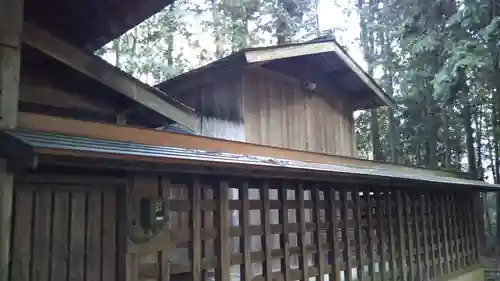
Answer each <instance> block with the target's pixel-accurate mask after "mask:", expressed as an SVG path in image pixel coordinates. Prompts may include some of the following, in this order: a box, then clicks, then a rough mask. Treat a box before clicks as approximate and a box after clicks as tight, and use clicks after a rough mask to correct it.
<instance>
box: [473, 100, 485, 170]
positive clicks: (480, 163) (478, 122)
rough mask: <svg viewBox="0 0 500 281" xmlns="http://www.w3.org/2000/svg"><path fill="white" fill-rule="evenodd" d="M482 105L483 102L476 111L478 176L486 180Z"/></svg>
mask: <svg viewBox="0 0 500 281" xmlns="http://www.w3.org/2000/svg"><path fill="white" fill-rule="evenodd" d="M482 115H483V113H482V106H481V104H480V105H479V106H478V109H477V113H476V118H475V120H476V128H477V129H476V159H477V163H476V167H477V176H478V179H479V180H484V172H483V157H482V152H481V147H482V144H481V136H482V130H481V128H482V126H481V120H482Z"/></svg>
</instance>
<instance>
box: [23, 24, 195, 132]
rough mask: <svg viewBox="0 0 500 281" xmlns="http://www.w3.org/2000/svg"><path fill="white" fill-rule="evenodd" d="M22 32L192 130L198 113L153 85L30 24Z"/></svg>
mask: <svg viewBox="0 0 500 281" xmlns="http://www.w3.org/2000/svg"><path fill="white" fill-rule="evenodd" d="M23 35H24V36H23V41H24V43H26V44H28V45H30V46H32V47H34V48H36V49H38V50H39V51H41V52H42V53H44V54H46V55H48V56H50V57H52V58H54V59H56V60H58V61H59V62H62V63H64V64H65V65H67V66H69V67H71V68H73V69H75V70H77V71H79V72H80V73H82V74H84V75H86V76H88V77H90V78H92V79H94V80H96V81H97V82H99V83H101V84H103V85H106V86H107V87H109V88H111V89H113V90H115V91H116V92H118V93H121V94H123V95H124V96H126V97H128V98H130V99H132V100H134V101H136V102H138V103H140V104H142V105H144V106H146V107H147V108H149V109H151V110H153V111H155V112H157V113H159V114H161V115H163V116H165V117H167V118H169V119H171V120H173V121H174V122H177V123H179V124H182V125H184V126H186V127H188V128H190V129H196V127H197V126H196V124H197V122H198V116H197V114H196V112H194V111H193V110H192V109H190V108H188V107H186V106H184V105H183V104H181V103H179V102H177V101H175V100H174V99H172V98H170V97H168V96H167V95H165V94H164V93H162V92H160V91H158V90H156V89H155V88H153V87H150V86H148V85H146V84H144V83H142V82H140V81H138V80H137V79H134V78H132V77H130V76H128V75H127V74H126V73H124V72H123V71H121V70H119V69H118V68H116V67H113V66H112V65H110V64H108V63H106V62H105V61H104V60H102V59H101V58H99V57H97V56H94V55H90V54H87V53H85V52H84V51H82V50H80V49H78V48H76V47H74V46H72V45H70V44H68V43H66V42H64V41H63V40H61V39H59V38H57V37H55V36H53V35H51V34H49V33H47V32H46V31H44V30H42V29H40V28H39V27H37V26H34V25H32V24H30V23H25V26H24V34H23Z"/></svg>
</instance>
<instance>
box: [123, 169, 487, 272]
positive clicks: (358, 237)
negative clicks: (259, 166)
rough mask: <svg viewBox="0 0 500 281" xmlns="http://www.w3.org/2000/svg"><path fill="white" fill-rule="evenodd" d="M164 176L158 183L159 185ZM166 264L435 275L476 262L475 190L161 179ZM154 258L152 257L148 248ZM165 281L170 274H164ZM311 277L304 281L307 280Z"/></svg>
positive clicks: (154, 263) (184, 268) (152, 263)
mask: <svg viewBox="0 0 500 281" xmlns="http://www.w3.org/2000/svg"><path fill="white" fill-rule="evenodd" d="M165 179H166V182H167V183H166V184H165ZM162 181H163V182H164V184H165V185H164V191H163V192H164V194H169V196H168V198H170V200H169V203H168V205H169V209H170V215H169V217H170V230H171V232H172V235H173V237H174V241H175V243H176V249H175V250H173V251H170V253H169V255H170V256H171V258H172V259H171V262H169V263H168V264H163V265H160V262H159V261H158V260H157V259H155V258H152V257H151V256H150V255H149V256H148V257H145V256H143V257H139V258H138V259H137V261H138V264H137V266H138V268H139V270H138V271H137V276H135V277H133V278H132V279H131V280H142V279H143V278H159V277H160V276H158V274H161V272H162V270H160V269H159V267H163V268H164V270H163V272H164V271H165V266H168V272H170V273H171V274H172V275H170V276H168V277H167V276H162V278H161V279H160V280H169V279H168V278H175V276H177V275H178V274H182V273H186V272H189V274H192V276H193V277H194V279H193V280H195V281H199V280H223V281H229V280H253V281H257V280H266V281H268V280H285V281H288V280H308V279H311V278H316V280H329V281H331V280H346V281H351V280H435V279H437V278H438V277H440V276H445V275H448V274H450V273H453V272H457V271H460V270H462V269H466V268H469V267H471V266H473V265H476V264H478V261H479V256H478V249H479V247H478V245H479V243H480V240H479V232H478V231H479V221H478V219H477V218H476V217H475V212H476V210H477V208H478V206H477V202H478V201H477V199H478V195H479V194H478V193H476V192H475V191H470V190H460V191H454V190H451V189H449V190H437V191H436V190H435V189H433V190H432V193H431V192H429V190H428V189H425V188H419V187H415V189H412V190H407V189H406V190H401V189H397V188H394V187H393V188H389V187H376V186H373V187H372V186H368V185H366V186H363V185H360V186H347V185H343V184H340V183H333V182H298V181H286V180H283V181H280V180H265V179H258V180H256V179H245V178H231V179H221V178H216V177H203V178H201V177H198V176H195V175H187V176H186V175H184V176H182V177H179V176H176V175H170V176H166V177H165V178H164V179H163V180H162ZM155 257H156V254H155ZM173 280H174V279H173ZM311 280H312V279H311Z"/></svg>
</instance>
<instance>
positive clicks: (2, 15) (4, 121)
mask: <svg viewBox="0 0 500 281" xmlns="http://www.w3.org/2000/svg"><path fill="white" fill-rule="evenodd" d="M22 23H23V0H0V129H3V128H15V127H16V126H17V105H18V100H19V75H20V68H21V67H20V64H21V33H22ZM13 180H14V176H13V174H11V173H9V172H8V171H7V163H6V161H5V160H4V159H0V281H6V280H8V278H9V266H8V263H9V256H10V254H9V250H10V232H11V218H12V196H13Z"/></svg>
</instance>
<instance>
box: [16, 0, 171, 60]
mask: <svg viewBox="0 0 500 281" xmlns="http://www.w3.org/2000/svg"><path fill="white" fill-rule="evenodd" d="M172 2H173V0H84V1H67V0H25V19H26V21H29V22H32V23H35V24H37V25H39V26H40V27H42V28H44V29H46V30H47V31H49V32H51V33H52V34H54V35H56V36H58V37H60V38H61V39H64V40H65V41H67V42H69V43H71V44H73V45H75V46H77V47H80V48H83V49H85V50H87V51H94V50H96V49H98V48H100V47H102V46H103V45H105V44H106V43H108V42H109V41H111V40H113V39H114V38H116V37H118V36H120V35H121V34H123V33H124V32H126V31H127V30H129V29H131V28H132V27H134V26H136V25H137V24H139V23H141V22H142V21H144V20H145V19H147V18H149V17H150V16H152V15H154V14H155V13H157V12H159V11H160V10H162V9H163V8H164V7H166V6H167V5H169V4H171V3H172Z"/></svg>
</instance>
